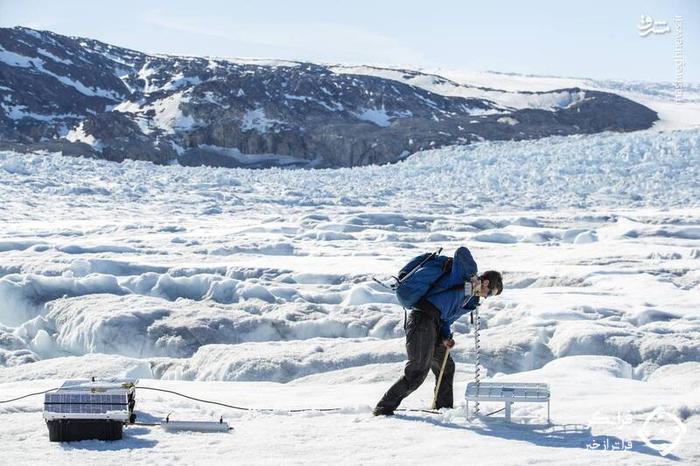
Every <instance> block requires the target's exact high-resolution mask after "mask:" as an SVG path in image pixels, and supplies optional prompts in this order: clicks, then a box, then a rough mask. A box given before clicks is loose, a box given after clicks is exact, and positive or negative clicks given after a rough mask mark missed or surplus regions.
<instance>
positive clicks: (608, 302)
mask: <svg viewBox="0 0 700 466" xmlns="http://www.w3.org/2000/svg"><path fill="white" fill-rule="evenodd" d="M699 167H700V130H697V129H695V130H693V129H689V130H681V131H672V132H659V131H647V132H640V133H633V134H610V133H604V134H600V135H595V136H574V137H554V138H547V139H542V140H538V141H524V142H500V143H497V142H487V143H479V144H476V145H472V146H469V147H450V148H444V149H438V150H434V151H427V152H423V153H419V154H416V155H414V156H412V157H410V158H408V159H407V160H405V161H403V162H401V163H398V164H395V165H388V166H370V167H360V168H353V169H338V170H316V171H307V170H303V171H292V170H282V169H269V170H242V169H241V170H231V169H217V168H206V167H200V168H185V167H180V166H165V167H164V166H155V165H152V164H149V163H144V162H131V161H127V162H124V163H121V164H114V163H110V162H105V161H97V160H88V159H76V158H68V157H62V156H60V155H57V154H32V155H20V154H15V153H11V152H0V225H1V226H2V228H0V399H7V398H12V397H15V396H20V395H22V394H25V393H29V392H32V391H38V390H43V389H48V388H51V387H54V386H58V385H60V383H61V381H62V380H64V379H66V378H77V377H90V376H97V377H103V376H105V377H113V376H127V377H137V378H139V379H140V380H141V382H140V383H141V384H142V385H144V386H151V387H162V388H167V389H172V390H177V391H181V392H183V393H187V394H189V395H192V396H198V397H202V398H208V399H212V400H217V401H222V402H226V403H232V404H236V405H240V406H246V407H252V408H274V409H278V410H277V411H275V412H272V413H270V412H241V411H235V410H231V409H226V408H220V407H216V406H211V405H203V404H200V403H197V402H194V401H191V400H186V399H183V398H178V397H174V396H170V395H166V394H162V393H156V392H149V391H138V389H137V400H138V401H137V405H136V408H137V411H138V414H139V419H140V420H142V421H147V422H148V421H151V422H152V421H154V420H159V419H161V418H163V417H164V416H165V415H167V414H168V413H170V412H172V413H173V414H172V416H173V417H179V418H183V419H201V420H212V419H215V420H218V418H219V416H221V415H223V416H224V418H225V419H228V420H229V421H230V422H231V424H232V426H233V427H234V429H235V430H233V431H232V432H231V433H229V434H202V433H182V434H170V433H165V432H162V431H160V430H159V428H157V427H144V426H136V427H128V428H126V430H125V437H124V440H121V441H117V442H112V443H109V442H100V441H84V442H78V443H72V444H51V443H49V441H48V433H47V429H46V426H45V424H44V421H43V419H42V416H41V411H42V404H41V401H42V400H41V397H34V398H27V399H24V400H21V401H18V402H16V403H12V404H0V422H2V426H3V427H2V428H1V429H0V445H2V450H3V462H4V461H7V463H8V464H35V463H36V462H37V461H40V460H44V461H45V460H46V458H51V462H52V463H54V464H97V463H99V464H116V463H119V464H123V463H124V461H125V460H127V459H128V461H134V462H137V463H144V462H154V463H155V462H157V463H162V464H173V463H184V462H187V463H190V464H211V463H212V462H214V461H219V462H225V463H239V464H240V463H292V464H294V463H309V462H331V461H332V462H339V463H372V464H374V463H377V464H379V463H383V464H387V463H397V462H407V463H418V462H427V461H429V462H431V463H435V462H439V461H451V462H460V463H461V462H466V461H470V462H478V464H498V465H503V464H525V463H532V462H536V463H543V462H552V463H555V464H561V463H566V464H591V463H601V464H602V463H607V464H609V463H615V464H635V465H636V464H678V463H683V464H698V463H700V446H698V439H700V436H699V435H700V268H699V267H698V266H699V265H700V201H699V196H700V184H699V182H698V180H700V168H699ZM460 245H465V246H467V247H469V248H470V250H471V251H472V254H473V255H474V258H475V259H476V261H477V263H478V265H479V269H480V270H487V269H496V270H502V271H503V272H504V284H505V289H504V292H503V294H502V295H501V296H498V297H495V298H489V299H487V300H486V301H485V302H484V304H483V305H482V306H481V308H480V313H481V316H482V327H483V328H482V332H481V342H482V359H481V360H482V364H483V366H484V368H485V371H486V372H487V374H488V377H487V380H489V381H529V382H545V383H548V384H550V387H551V390H552V421H553V424H552V425H550V426H547V425H545V424H544V421H545V420H546V410H545V408H544V407H543V406H542V405H536V404H533V405H529V404H516V405H515V406H514V412H513V417H514V420H515V421H516V422H518V423H519V424H518V425H513V426H509V425H506V424H504V423H503V422H502V421H498V420H496V419H494V418H495V417H497V416H500V414H499V415H495V416H494V418H487V419H483V420H473V421H468V420H467V419H466V416H465V414H466V413H465V411H464V397H463V394H464V389H465V387H466V384H467V383H468V382H469V381H471V380H472V377H473V360H474V346H473V339H472V333H471V327H470V325H469V322H468V317H465V318H463V319H462V320H460V321H459V322H457V323H456V324H455V325H454V326H453V330H454V331H455V334H456V338H455V339H456V342H457V346H456V347H455V349H454V351H453V357H454V358H455V361H456V362H457V375H456V377H455V381H456V382H455V405H456V407H455V409H452V410H443V412H441V413H440V414H439V415H430V414H427V413H398V415H397V416H394V417H393V418H374V417H372V416H371V414H370V413H371V407H373V406H374V404H375V403H376V402H377V401H378V399H379V398H380V396H381V395H382V394H383V393H384V391H385V390H386V389H388V387H389V386H390V384H391V383H392V382H393V381H394V380H395V379H396V378H398V377H399V375H400V374H401V371H402V367H403V362H404V361H405V350H404V330H403V318H404V315H403V311H402V309H401V308H400V307H399V306H398V305H397V304H396V301H395V298H394V296H393V294H392V293H391V292H390V291H389V290H386V289H383V288H382V287H381V286H379V285H378V284H376V283H375V282H373V281H372V277H376V278H378V279H381V280H386V279H388V278H389V276H390V275H392V274H395V273H396V272H397V270H398V269H399V268H400V267H401V266H402V265H403V264H404V263H405V262H407V261H408V260H409V259H410V258H411V257H413V256H415V255H418V254H421V253H423V252H426V251H432V250H435V249H436V248H437V247H443V248H444V249H445V252H446V253H448V254H451V253H452V252H454V250H455V249H456V248H457V247H458V246H460ZM432 388H433V381H432V376H429V379H428V380H427V381H426V382H425V383H424V385H423V386H422V387H421V388H420V389H419V390H418V391H417V392H416V393H414V394H413V395H411V396H410V397H409V398H407V399H406V400H405V402H404V404H403V405H402V406H404V407H410V408H428V407H429V405H430V403H431V399H432ZM307 407H308V408H324V407H339V408H342V409H341V410H340V411H338V412H333V413H320V412H311V413H298V414H290V413H288V412H286V411H285V409H289V408H307ZM499 407H500V406H499V405H497V404H492V405H491V404H488V403H485V404H482V411H484V412H488V411H491V410H492V409H497V408H499ZM655 412H661V413H662V414H663V415H661V416H657V417H654V415H653V413H655ZM676 419H677V420H678V421H679V422H680V425H678V423H676V422H675V420H676ZM647 421H650V422H647ZM645 423H646V424H645ZM644 426H646V428H647V429H652V430H653V432H651V433H649V432H647V436H648V437H649V438H650V440H651V441H652V442H651V443H652V445H649V444H648V443H647V442H645V441H644V439H643V438H642V436H641V435H640V432H641V431H642V430H643V429H644V428H645V427H644ZM676 431H678V433H679V434H681V435H679V437H680V440H679V441H678V443H677V444H673V442H674V441H675V438H676ZM681 431H682V432H681ZM611 444H612V445H620V446H621V447H620V448H618V449H614V448H612V447H610V445H611ZM672 444H673V448H672V452H670V453H668V454H666V455H665V456H664V455H662V453H661V451H660V450H663V448H664V447H665V446H669V445H672ZM594 445H598V447H596V448H593V446H594ZM601 445H605V446H606V447H605V448H602V447H600V446H601Z"/></svg>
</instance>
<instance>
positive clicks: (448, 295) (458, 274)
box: [426, 247, 479, 339]
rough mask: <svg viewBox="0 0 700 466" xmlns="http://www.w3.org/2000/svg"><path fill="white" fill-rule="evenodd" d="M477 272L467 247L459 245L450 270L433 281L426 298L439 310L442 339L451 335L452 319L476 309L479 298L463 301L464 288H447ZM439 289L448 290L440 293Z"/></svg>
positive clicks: (474, 297)
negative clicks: (433, 283)
mask: <svg viewBox="0 0 700 466" xmlns="http://www.w3.org/2000/svg"><path fill="white" fill-rule="evenodd" d="M476 274H477V268H476V262H474V258H473V257H472V254H471V253H470V252H469V249H467V248H465V247H460V248H459V249H457V250H456V251H455V256H454V259H453V260H452V270H451V272H450V273H449V274H446V275H445V276H444V277H442V278H441V279H440V280H438V281H437V282H435V285H434V287H433V289H432V290H431V291H430V292H429V293H428V295H427V296H426V299H427V300H428V301H430V303H432V304H433V305H434V306H435V307H436V308H438V309H439V310H440V333H441V336H442V338H443V339H446V338H449V337H450V335H452V331H451V330H450V326H451V325H452V323H453V322H454V321H456V320H457V319H459V318H460V317H462V316H463V315H464V314H466V313H467V312H468V311H471V310H473V309H476V306H477V305H478V304H479V298H478V297H477V296H472V297H471V299H469V301H467V302H465V296H464V289H463V288H461V289H456V290H449V288H451V287H454V286H455V285H459V284H464V282H465V281H467V280H469V279H471V277H472V276H473V275H476ZM440 290H448V291H444V292H442V293H440Z"/></svg>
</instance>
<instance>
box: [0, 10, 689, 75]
mask: <svg viewBox="0 0 700 466" xmlns="http://www.w3.org/2000/svg"><path fill="white" fill-rule="evenodd" d="M577 3H578V4H575V3H574V2H566V1H563V0H559V1H553V0H546V1H545V0H542V1H538V0H531V1H514V0H513V1H497V0H491V1H479V2H476V1H464V0H463V1H456V0H455V1H440V0H432V1H426V0H422V1H412V0H402V1H398V0H384V1H383V0H372V1H367V0H353V1H352V2H345V3H342V4H341V3H339V2H332V1H328V0H325V1H321V0H295V1H271V0H254V1H223V0H221V1H219V0H196V1H181V0H172V1H146V0H141V1H132V0H121V1H112V2H106V1H105V2H101V1H95V0H92V1H82V0H60V1H59V0H52V1H45V0H0V25H1V26H17V25H23V26H28V27H33V28H37V29H48V30H51V31H54V32H57V33H60V34H66V35H75V36H85V37H92V38H95V39H99V40H102V41H104V42H108V43H111V44H115V45H120V46H123V47H129V48H133V49H136V50H140V51H144V52H158V53H173V54H187V55H210V56H228V57H265V58H285V59H296V60H308V61H317V62H326V63H327V62H332V63H337V62H343V63H369V64H389V65H406V66H413V67H449V68H459V69H465V70H496V71H510V72H518V73H533V74H546V75H559V76H580V77H593V78H611V79H636V80H651V81H673V80H674V78H675V68H674V31H672V32H671V33H669V34H664V35H653V34H652V35H649V36H647V37H640V35H639V32H638V30H637V26H638V24H639V23H640V17H641V15H643V14H644V15H648V16H650V17H652V18H653V19H654V20H656V21H664V20H665V21H667V22H668V23H669V25H670V26H671V27H673V18H674V16H676V15H680V16H682V17H683V33H684V40H683V43H684V44H683V45H684V59H685V62H686V67H685V76H684V81H686V82H695V83H697V82H700V64H699V63H698V57H700V50H698V49H699V48H700V30H699V29H700V1H696V0H666V1H664V0H658V1H651V0H637V1H634V0H621V1H613V0H607V1H602V0H591V1H586V2H577Z"/></svg>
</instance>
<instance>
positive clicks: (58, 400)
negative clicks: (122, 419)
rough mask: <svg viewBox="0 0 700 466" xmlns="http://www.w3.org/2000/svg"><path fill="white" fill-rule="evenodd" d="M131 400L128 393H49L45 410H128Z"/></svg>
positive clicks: (92, 411)
mask: <svg viewBox="0 0 700 466" xmlns="http://www.w3.org/2000/svg"><path fill="white" fill-rule="evenodd" d="M128 408H129V400H128V396H127V394H126V393H123V394H117V395H114V394H102V393H69V394H63V393H60V392H59V393H47V394H46V395H45V398H44V411H47V412H52V413H81V414H87V413H89V414H100V413H107V412H108V411H127V410H128Z"/></svg>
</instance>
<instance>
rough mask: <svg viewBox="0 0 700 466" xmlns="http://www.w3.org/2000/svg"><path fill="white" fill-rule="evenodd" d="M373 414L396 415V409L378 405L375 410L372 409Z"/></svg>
mask: <svg viewBox="0 0 700 466" xmlns="http://www.w3.org/2000/svg"><path fill="white" fill-rule="evenodd" d="M372 415H373V416H393V415H394V410H393V409H391V408H387V407H385V406H377V407H376V408H374V411H372Z"/></svg>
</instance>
